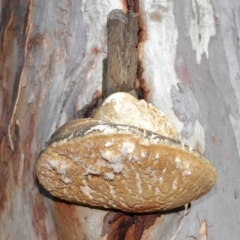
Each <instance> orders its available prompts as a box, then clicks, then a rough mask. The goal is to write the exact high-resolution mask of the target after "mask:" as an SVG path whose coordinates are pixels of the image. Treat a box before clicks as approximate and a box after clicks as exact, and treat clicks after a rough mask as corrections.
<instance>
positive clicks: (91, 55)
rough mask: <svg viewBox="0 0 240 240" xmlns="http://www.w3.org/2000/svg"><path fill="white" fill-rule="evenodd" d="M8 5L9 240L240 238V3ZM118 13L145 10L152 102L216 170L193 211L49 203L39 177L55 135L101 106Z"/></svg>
mask: <svg viewBox="0 0 240 240" xmlns="http://www.w3.org/2000/svg"><path fill="white" fill-rule="evenodd" d="M0 8H1V25H0V30H1V40H0V47H1V59H0V61H1V73H0V74H1V77H0V79H1V80H0V81H1V82H0V117H1V119H0V121H1V122H0V143H1V152H0V153H1V157H0V189H1V193H0V220H1V224H0V239H3V240H5V239H29V240H30V239H64V240H65V239H66V240H69V239H70V240H72V239H89V240H93V239H100V240H105V239H109V240H110V239H136V240H137V239H142V240H143V239H150V240H158V239H164V240H165V239H167V240H168V239H172V240H173V239H177V240H178V239H201V240H207V239H220V240H221V239H223V240H224V239H231V240H238V239H239V236H240V228H239V222H240V204H239V198H240V185H239V182H240V174H239V171H240V161H239V156H240V109H239V108H240V94H239V93H240V81H239V80H240V71H239V70H240V69H239V68H240V64H239V59H240V55H239V37H240V3H234V2H233V1H232V2H228V1H217V0H212V1H207V0H203V1H200V0H196V1H193V0H182V1H177V0H175V1H170V0H169V1H153V0H138V1H137V0H135V1H133V0H128V1H120V0H115V1H107V0H101V1H93V0H73V1H67V0H62V1H57V0H52V1H40V0H36V1H27V0H25V1H14V0H9V1H6V0H5V1H4V0H2V1H1V5H0ZM113 9H122V10H124V11H127V10H134V11H135V12H138V13H139V29H140V30H139V33H138V37H139V42H138V51H139V59H140V65H139V68H138V74H137V78H138V80H139V82H140V86H141V89H142V91H143V97H144V98H145V99H146V100H147V101H148V102H151V103H152V104H153V105H155V106H156V107H157V108H158V109H160V110H162V111H163V112H165V113H166V114H167V115H168V116H169V117H170V118H171V119H172V121H173V122H174V123H175V125H176V127H177V129H178V131H179V133H180V134H181V141H182V142H184V143H186V144H188V145H190V146H191V147H193V148H196V149H197V150H198V151H199V152H202V153H203V154H204V155H205V156H206V157H207V158H209V159H210V160H211V162H212V164H213V165H214V166H215V167H216V169H217V171H218V181H217V184H216V186H215V187H214V189H213V190H212V191H211V192H210V193H209V194H208V195H206V196H204V197H202V198H200V199H199V200H197V201H195V202H192V204H191V208H188V209H186V210H183V209H178V210H173V211H171V212H167V213H161V215H160V214H159V213H157V214H151V215H147V216H144V217H141V216H139V215H126V214H123V213H117V212H110V211H104V210H98V209H91V208H89V207H84V206H77V205H74V204H69V203H66V202H63V201H60V200H59V199H56V198H53V197H51V196H50V195H49V194H48V193H47V192H46V191H45V190H44V189H43V188H42V187H41V186H40V185H39V184H38V182H37V180H36V175H35V163H36V159H37V156H38V154H39V153H40V151H41V150H42V149H43V147H44V144H45V142H46V141H47V139H49V137H50V136H51V134H52V133H53V132H54V131H55V130H56V129H57V128H58V127H60V126H61V125H62V124H63V123H65V122H67V121H68V120H71V119H74V118H78V117H86V116H89V115H90V113H91V111H92V109H93V108H94V107H96V106H97V105H98V103H99V100H100V99H101V94H102V69H103V64H102V62H103V59H104V58H106V57H107V32H106V25H107V17H108V14H109V13H110V11H111V10H113Z"/></svg>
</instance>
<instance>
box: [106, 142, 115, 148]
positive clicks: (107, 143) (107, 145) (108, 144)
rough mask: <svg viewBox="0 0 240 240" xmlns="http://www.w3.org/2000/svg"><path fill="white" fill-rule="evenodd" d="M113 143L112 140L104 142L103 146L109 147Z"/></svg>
mask: <svg viewBox="0 0 240 240" xmlns="http://www.w3.org/2000/svg"><path fill="white" fill-rule="evenodd" d="M112 145H113V142H106V143H105V144H104V146H105V147H106V148H107V147H110V146H112Z"/></svg>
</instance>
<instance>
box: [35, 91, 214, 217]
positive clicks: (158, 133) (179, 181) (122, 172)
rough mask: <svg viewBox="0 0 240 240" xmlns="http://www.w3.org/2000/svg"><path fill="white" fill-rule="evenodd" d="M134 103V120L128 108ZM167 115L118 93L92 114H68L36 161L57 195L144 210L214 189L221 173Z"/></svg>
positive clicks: (164, 206)
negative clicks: (180, 138) (71, 117)
mask: <svg viewBox="0 0 240 240" xmlns="http://www.w3.org/2000/svg"><path fill="white" fill-rule="evenodd" d="M126 98H127V99H131V100H130V101H126ZM131 105H132V107H133V108H134V109H135V110H134V112H133V113H131V114H133V116H132V118H134V119H135V121H134V124H131V123H130V120H129V119H130V118H129V119H127V117H124V116H123V115H122V111H123V112H124V111H126V110H127V109H128V111H131V110H129V109H131ZM141 106H142V107H141ZM146 109H147V110H146ZM128 111H126V116H127V115H129V112H128ZM153 114H154V115H153ZM122 117H123V118H122ZM121 118H122V120H121ZM138 118H140V119H141V121H142V122H141V121H140V123H139V122H138ZM148 118H149V119H150V121H148ZM165 120H168V118H167V117H166V116H165V115H164V114H162V113H161V112H159V111H158V110H156V109H155V108H154V107H153V106H151V105H148V104H147V103H146V102H143V101H142V102H141V101H138V100H137V99H134V98H133V97H131V96H129V95H128V94H127V93H116V94H113V95H111V96H110V97H109V98H107V99H106V100H105V102H104V103H103V105H102V107H100V108H99V110H98V111H97V112H96V114H95V115H94V118H93V119H79V120H74V121H70V122H68V123H66V124H65V125H63V126H62V127H61V128H59V129H58V130H57V131H56V132H55V133H54V134H53V135H52V137H51V139H50V141H49V142H48V143H47V145H46V148H45V149H44V151H42V153H41V154H40V156H39V158H38V161H37V165H36V170H37V176H38V179H39V181H40V183H41V184H42V185H43V186H44V187H45V188H46V189H47V190H48V191H49V192H50V193H51V194H52V195H54V196H56V197H59V198H61V199H64V200H67V201H70V202H75V203H80V204H85V205H90V206H94V207H102V208H109V209H112V208H113V209H120V210H123V211H126V212H138V213H144V212H154V211H160V210H167V209H171V208H175V207H178V206H181V205H184V204H186V203H189V202H191V201H193V200H195V199H197V198H199V197H201V196H202V195H204V194H206V193H207V192H209V191H210V189H211V188H212V187H213V186H214V184H215V182H216V179H217V173H216V170H215V169H214V167H213V166H212V165H211V163H210V162H209V161H208V160H207V159H206V158H205V157H204V156H202V155H201V154H200V153H198V152H197V151H195V150H193V149H191V148H189V147H188V146H185V145H183V144H181V143H180V142H179V141H177V140H176V138H177V133H176V130H175V129H174V126H173V124H172V123H171V122H170V121H167V123H166V122H164V123H162V121H165ZM144 121H146V122H147V123H148V124H146V129H143V127H144V128H145V125H144V124H143V122H144ZM159 123H161V124H162V125H163V126H165V127H164V128H162V127H161V126H159ZM166 126H167V127H166ZM169 136H170V137H172V138H175V139H172V138H169Z"/></svg>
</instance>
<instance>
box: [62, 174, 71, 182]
mask: <svg viewBox="0 0 240 240" xmlns="http://www.w3.org/2000/svg"><path fill="white" fill-rule="evenodd" d="M61 179H62V180H63V182H64V183H66V184H69V183H71V182H72V180H71V179H70V178H69V177H66V175H65V174H64V175H62V176H61Z"/></svg>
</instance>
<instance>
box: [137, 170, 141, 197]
mask: <svg viewBox="0 0 240 240" xmlns="http://www.w3.org/2000/svg"><path fill="white" fill-rule="evenodd" d="M136 180H137V181H136V182H137V188H138V192H139V193H142V181H141V179H140V177H139V173H138V172H136Z"/></svg>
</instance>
